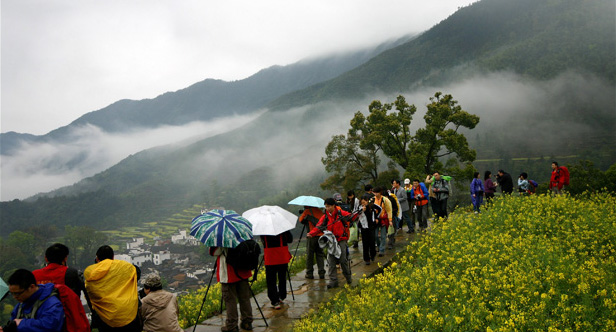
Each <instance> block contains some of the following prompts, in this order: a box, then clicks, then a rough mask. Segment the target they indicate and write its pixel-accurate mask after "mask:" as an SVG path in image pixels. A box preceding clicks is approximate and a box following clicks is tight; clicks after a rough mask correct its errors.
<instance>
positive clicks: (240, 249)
mask: <svg viewBox="0 0 616 332" xmlns="http://www.w3.org/2000/svg"><path fill="white" fill-rule="evenodd" d="M259 256H261V247H260V246H259V244H258V243H257V241H255V240H253V239H250V240H246V241H243V242H240V244H239V245H238V246H237V247H235V248H229V250H228V251H227V256H226V259H227V263H229V264H230V265H231V266H233V268H234V269H235V271H236V272H237V271H239V270H244V271H252V270H256V269H257V267H259Z"/></svg>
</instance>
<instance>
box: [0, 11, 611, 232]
mask: <svg viewBox="0 0 616 332" xmlns="http://www.w3.org/2000/svg"><path fill="white" fill-rule="evenodd" d="M613 7H614V5H613V4H612V5H611V9H612V10H611V11H609V10H608V9H610V3H608V1H604V0H593V1H584V2H578V1H569V0H560V1H559V0H553V1H528V0H520V1H512V2H510V1H504V0H483V1H480V2H477V3H474V4H473V5H470V6H468V7H465V8H462V9H460V10H459V11H458V12H456V13H455V14H453V15H452V16H451V17H449V18H448V19H446V20H444V21H442V22H441V23H439V24H438V25H436V26H435V27H433V28H432V29H430V30H428V31H426V32H425V33H423V34H422V35H421V36H419V37H418V38H416V39H414V40H411V41H409V42H407V43H404V44H402V45H400V46H398V47H395V48H393V49H390V50H388V51H385V52H383V53H381V54H379V55H377V56H375V57H374V58H372V59H371V60H370V61H368V62H366V63H365V64H363V65H360V66H359V67H357V68H355V69H353V70H350V71H348V72H346V73H342V74H341V75H339V76H337V77H335V78H333V79H331V80H329V81H324V82H320V83H317V84H315V85H312V86H310V87H307V88H306V89H303V90H298V91H295V92H291V93H289V94H287V95H284V96H281V97H280V98H278V99H275V100H272V101H271V102H269V104H267V102H264V103H265V104H267V105H269V106H270V107H271V108H272V109H273V111H270V110H267V111H265V112H263V113H260V114H259V115H258V116H256V117H255V118H254V119H251V120H250V121H247V122H246V123H245V124H242V125H240V126H238V127H237V128H233V130H229V131H227V132H221V133H220V134H216V135H211V136H209V137H207V138H204V139H191V140H185V141H182V142H179V143H175V144H170V145H166V146H160V147H156V148H152V149H147V150H144V151H141V152H139V153H135V154H133V155H131V156H129V157H127V158H125V159H124V160H122V161H121V162H119V163H118V164H116V165H114V166H113V167H110V168H109V169H106V170H104V171H103V172H101V173H99V174H96V175H95V176H92V177H89V178H87V179H84V180H82V181H79V182H78V183H76V184H74V185H72V186H69V187H64V188H61V189H58V190H55V191H52V192H50V193H47V194H45V195H40V196H39V197H43V196H47V197H52V198H40V199H44V200H50V199H55V201H54V204H56V205H58V204H59V205H62V203H61V202H63V201H65V202H66V204H74V203H73V202H75V201H79V199H75V198H74V197H78V198H79V197H85V195H87V194H88V193H93V192H96V193H104V194H101V195H100V196H101V199H104V200H106V201H113V202H114V204H113V205H112V206H111V207H110V210H107V211H106V213H105V214H104V215H101V216H100V217H99V218H98V219H97V218H90V219H88V220H87V221H81V222H87V223H90V224H93V225H104V227H114V226H115V225H119V224H134V223H139V222H142V221H149V220H156V219H159V218H161V217H162V216H168V215H171V214H173V213H174V212H177V211H178V210H180V209H183V208H186V207H189V206H192V205H194V204H204V205H206V206H207V207H214V206H224V207H225V208H231V209H235V210H237V211H243V210H245V209H247V208H251V207H254V206H257V205H262V204H279V205H282V206H284V205H285V204H286V202H288V201H289V200H290V199H292V198H293V197H295V196H297V195H300V194H320V191H319V187H318V185H319V183H320V182H321V181H322V180H323V179H324V178H325V174H324V170H323V166H322V164H321V161H320V158H321V157H322V156H323V155H324V149H325V145H326V144H327V142H328V141H329V140H330V139H331V137H332V136H333V135H336V134H343V133H345V132H346V130H347V129H348V125H349V120H350V119H351V118H352V116H353V114H354V113H355V112H356V111H358V110H362V111H363V112H366V111H367V106H368V104H369V103H370V102H371V101H372V100H374V99H380V100H382V101H384V102H391V101H393V100H394V99H395V97H396V96H397V94H403V95H405V97H406V99H407V101H408V102H409V103H413V104H415V105H416V106H417V108H418V113H417V114H416V115H415V118H414V120H413V124H412V126H413V127H414V128H417V127H419V126H422V124H423V122H422V121H423V119H422V117H421V116H422V112H424V111H425V106H424V105H425V104H427V103H428V98H429V97H431V96H433V95H434V92H436V91H443V92H444V93H451V94H452V95H453V96H454V98H455V99H456V100H458V101H459V102H460V105H461V106H462V107H463V109H465V110H467V111H469V112H471V113H474V114H477V115H479V116H480V117H481V122H480V123H479V125H478V126H477V128H476V129H475V130H473V131H472V132H468V133H467V134H468V137H469V141H470V143H471V147H475V148H477V149H478V156H480V157H481V158H486V159H488V158H489V159H492V160H501V161H500V162H501V164H498V165H497V166H499V167H503V168H506V167H507V165H508V164H507V160H511V158H515V157H543V156H570V155H576V156H578V157H580V158H581V157H584V158H595V159H596V160H603V161H604V162H612V163H613V162H614V161H615V159H616V155H615V151H616V146H615V145H616V143H615V142H616V136H614V132H616V117H615V114H616V105H615V100H616V96H615V94H616V93H615V91H616V89H615V85H614V82H615V81H616V80H615V79H614V68H616V56H615V54H614V52H615V51H614V50H615V47H614V46H615V44H616V36H614V35H615V34H616V32H614V29H613V26H614V17H613V13H614V10H613ZM607 27H609V29H607ZM608 30H609V31H608ZM558 32H560V33H558ZM589 50H591V51H590V52H589ZM587 53H591V54H587ZM265 104H263V105H265ZM221 111H223V110H221ZM232 112H233V110H230V112H229V113H232ZM496 158H498V159H496ZM548 167H549V165H547V166H546V168H548ZM480 170H482V171H483V170H484V169H480ZM492 171H493V172H494V171H495V169H492ZM511 171H512V174H514V173H513V172H515V171H517V170H511ZM545 173H546V175H541V176H539V174H537V175H536V176H535V175H533V178H534V179H536V180H537V181H543V180H544V179H542V178H541V177H544V176H547V174H548V173H549V169H548V170H547V171H546V172H545ZM69 198H70V200H69ZM112 198H113V199H112ZM87 199H89V200H91V199H93V197H92V195H89V196H87ZM30 201H33V202H34V199H32V200H30ZM84 201H87V200H85V198H84ZM18 203H19V204H22V205H23V204H24V202H6V203H4V202H3V203H1V204H3V207H2V210H3V211H9V210H10V211H11V216H6V215H3V217H2V223H3V225H5V226H7V227H6V229H11V228H16V227H19V225H20V223H22V222H23V220H25V219H23V217H22V216H23V215H25V214H24V213H22V212H23V211H24V210H25V207H23V206H22V207H21V208H20V209H5V206H8V205H7V204H18ZM93 204H94V203H93ZM95 205H96V206H97V207H98V206H99V205H98V204H95ZM24 206H28V208H29V209H30V213H32V211H31V210H37V209H38V207H37V204H36V203H29V204H26V205H24ZM67 210H70V209H68V208H67ZM20 218H22V219H20ZM47 220H49V222H50V223H54V224H57V225H62V224H63V223H69V222H79V220H76V219H74V218H73V217H72V216H71V215H67V214H63V213H62V212H58V213H56V214H53V215H49V216H48V218H47ZM101 227H103V226H101Z"/></svg>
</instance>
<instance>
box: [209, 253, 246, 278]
mask: <svg viewBox="0 0 616 332" xmlns="http://www.w3.org/2000/svg"><path fill="white" fill-rule="evenodd" d="M210 255H212V256H215V257H218V258H216V280H217V281H218V282H220V283H223V284H232V283H235V282H238V281H242V280H246V279H248V278H250V277H252V271H243V270H240V271H237V273H235V269H234V268H233V266H231V264H228V263H227V258H226V257H227V256H226V255H227V248H219V247H210Z"/></svg>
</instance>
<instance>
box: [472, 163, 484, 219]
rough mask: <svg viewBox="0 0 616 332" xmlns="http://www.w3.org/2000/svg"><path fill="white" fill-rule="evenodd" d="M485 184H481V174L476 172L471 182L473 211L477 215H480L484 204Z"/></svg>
mask: <svg viewBox="0 0 616 332" xmlns="http://www.w3.org/2000/svg"><path fill="white" fill-rule="evenodd" d="M484 191H485V190H484V188H483V183H481V179H480V178H479V172H475V173H474V174H473V181H471V200H472V201H473V211H474V212H475V213H480V212H481V210H480V207H481V204H482V203H483V193H484Z"/></svg>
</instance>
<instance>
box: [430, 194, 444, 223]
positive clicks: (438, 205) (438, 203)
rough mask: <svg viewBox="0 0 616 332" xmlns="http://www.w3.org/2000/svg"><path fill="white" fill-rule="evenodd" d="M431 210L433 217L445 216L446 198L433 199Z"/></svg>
mask: <svg viewBox="0 0 616 332" xmlns="http://www.w3.org/2000/svg"><path fill="white" fill-rule="evenodd" d="M432 210H433V212H434V214H435V217H439V218H443V219H445V218H447V199H446V198H445V199H434V202H433V203H432Z"/></svg>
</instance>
